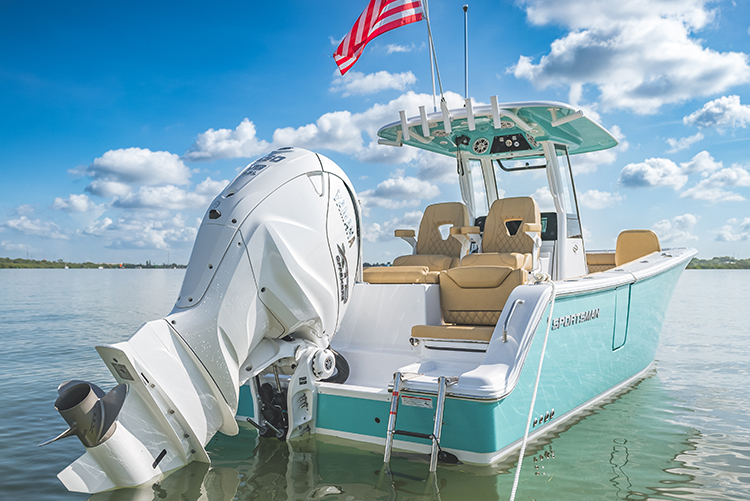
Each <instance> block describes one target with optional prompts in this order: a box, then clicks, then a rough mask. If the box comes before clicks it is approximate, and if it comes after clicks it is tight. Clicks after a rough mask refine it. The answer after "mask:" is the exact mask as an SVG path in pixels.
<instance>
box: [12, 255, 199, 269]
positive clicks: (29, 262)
mask: <svg viewBox="0 0 750 501" xmlns="http://www.w3.org/2000/svg"><path fill="white" fill-rule="evenodd" d="M2 268H63V269H64V268H70V269H82V268H83V269H99V268H104V269H108V268H109V269H126V268H127V269H137V268H151V269H153V268H167V269H168V268H187V265H184V264H176V263H172V264H166V263H165V264H154V263H152V262H151V261H146V264H132V263H91V262H86V263H70V262H67V261H63V260H62V259H58V260H57V261H47V260H46V259H43V260H41V261H37V260H36V259H10V258H8V257H0V269H2Z"/></svg>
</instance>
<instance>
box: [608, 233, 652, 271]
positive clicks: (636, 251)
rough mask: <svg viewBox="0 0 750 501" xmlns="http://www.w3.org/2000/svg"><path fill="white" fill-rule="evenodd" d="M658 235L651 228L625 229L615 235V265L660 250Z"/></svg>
mask: <svg viewBox="0 0 750 501" xmlns="http://www.w3.org/2000/svg"><path fill="white" fill-rule="evenodd" d="M660 251H661V245H659V237H657V236H656V233H654V232H653V231H651V230H625V231H623V232H621V233H620V234H619V235H618V236H617V247H616V248H615V266H620V265H622V264H625V263H629V262H630V261H635V260H636V259H638V258H639V257H643V256H645V255H647V254H651V253H652V252H660Z"/></svg>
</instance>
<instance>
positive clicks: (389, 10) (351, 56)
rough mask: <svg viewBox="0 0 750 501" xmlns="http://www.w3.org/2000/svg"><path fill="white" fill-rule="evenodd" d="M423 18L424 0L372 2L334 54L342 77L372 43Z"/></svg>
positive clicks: (373, 0) (381, 0) (377, 0)
mask: <svg viewBox="0 0 750 501" xmlns="http://www.w3.org/2000/svg"><path fill="white" fill-rule="evenodd" d="M423 16H424V13H423V10H422V1H421V0H371V1H370V4H369V5H368V6H367V8H366V9H365V11H364V12H363V13H362V14H361V15H360V16H359V19H357V22H356V23H354V26H353V27H352V29H351V31H350V32H349V33H347V35H346V37H344V39H343V40H342V41H341V44H340V45H339V47H338V49H336V52H334V53H333V59H334V60H335V61H336V65H337V66H338V67H339V71H341V74H342V75H343V74H344V73H346V72H347V71H349V69H350V68H351V67H352V66H353V65H354V63H356V62H357V59H359V56H360V55H362V51H363V50H365V45H367V43H368V42H369V41H370V40H372V39H373V38H375V37H376V36H378V35H381V34H383V33H385V32H386V31H390V30H392V29H394V28H398V27H399V26H404V25H405V24H409V23H416V22H417V21H421V20H422V17H423Z"/></svg>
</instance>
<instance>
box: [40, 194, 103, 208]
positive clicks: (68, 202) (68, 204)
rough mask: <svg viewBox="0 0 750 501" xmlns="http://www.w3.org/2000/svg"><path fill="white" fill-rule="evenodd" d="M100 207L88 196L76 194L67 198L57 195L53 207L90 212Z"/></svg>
mask: <svg viewBox="0 0 750 501" xmlns="http://www.w3.org/2000/svg"><path fill="white" fill-rule="evenodd" d="M100 207H101V206H100V205H97V204H95V203H94V202H93V201H92V200H91V199H90V198H89V197H88V196H86V195H75V194H72V195H70V196H68V198H67V199H65V198H60V197H55V201H54V202H53V203H52V208H53V209H55V210H62V211H66V212H90V211H93V210H96V209H98V208H100Z"/></svg>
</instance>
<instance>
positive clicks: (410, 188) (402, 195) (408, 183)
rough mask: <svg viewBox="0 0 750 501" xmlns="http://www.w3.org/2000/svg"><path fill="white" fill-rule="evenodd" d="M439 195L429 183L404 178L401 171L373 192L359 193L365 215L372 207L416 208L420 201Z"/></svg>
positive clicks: (435, 187)
mask: <svg viewBox="0 0 750 501" xmlns="http://www.w3.org/2000/svg"><path fill="white" fill-rule="evenodd" d="M439 194H440V189H439V188H438V187H437V186H435V185H434V184H432V183H430V182H429V181H423V180H421V179H417V178H416V177H409V176H407V177H404V171H403V170H400V169H399V170H396V171H395V172H394V173H393V174H392V175H391V177H390V178H388V179H386V180H385V181H383V182H381V183H380V184H378V186H377V187H376V188H375V189H374V190H365V191H362V192H360V193H359V197H360V201H361V202H362V208H363V211H365V214H367V213H368V212H369V209H370V208H372V207H383V208H386V209H400V208H403V207H416V206H418V205H420V204H421V202H422V200H429V199H430V198H434V197H436V196H438V195H439Z"/></svg>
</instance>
